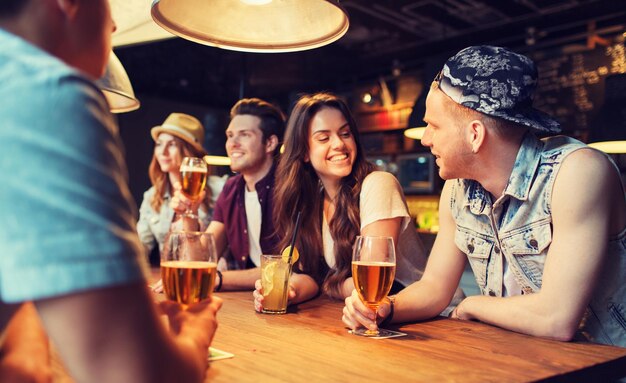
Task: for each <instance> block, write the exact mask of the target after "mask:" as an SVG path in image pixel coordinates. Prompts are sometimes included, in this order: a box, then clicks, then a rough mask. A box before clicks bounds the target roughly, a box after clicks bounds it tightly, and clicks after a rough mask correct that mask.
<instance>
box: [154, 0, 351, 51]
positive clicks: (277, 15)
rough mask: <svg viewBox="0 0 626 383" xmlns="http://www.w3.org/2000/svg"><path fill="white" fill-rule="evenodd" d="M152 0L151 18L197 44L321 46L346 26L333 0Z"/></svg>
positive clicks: (286, 47)
mask: <svg viewBox="0 0 626 383" xmlns="http://www.w3.org/2000/svg"><path fill="white" fill-rule="evenodd" d="M251 1H253V0H246V1H243V0H241V1H237V0H211V1H207V0H153V3H152V18H153V19H154V21H155V22H156V23H157V24H158V25H160V26H161V27H163V28H164V29H166V30H167V31H169V32H171V33H173V34H175V35H177V36H180V37H182V38H184V39H187V40H191V41H194V42H197V43H200V44H204V45H210V46H215V47H218V48H224V49H230V50H235V51H244V52H268V53H269V52H293V51H301V50H306V49H313V48H317V47H321V46H324V45H327V44H330V43H332V42H333V41H336V40H338V39H339V38H341V36H343V35H344V34H345V33H346V31H347V30H348V26H349V20H348V14H347V13H346V11H345V10H344V9H343V8H342V7H341V6H340V5H339V2H338V1H337V0H273V1H270V2H265V1H254V3H255V4H254V5H250V4H249V3H250V2H251Z"/></svg>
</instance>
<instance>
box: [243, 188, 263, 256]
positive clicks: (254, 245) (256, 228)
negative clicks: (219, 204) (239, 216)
mask: <svg viewBox="0 0 626 383" xmlns="http://www.w3.org/2000/svg"><path fill="white" fill-rule="evenodd" d="M245 204H246V221H247V224H248V242H249V243H250V260H251V261H252V263H254V264H255V265H256V266H261V254H262V253H263V251H262V250H261V242H260V239H261V203H260V202H259V196H258V195H257V192H256V190H255V191H248V189H247V188H246V191H245Z"/></svg>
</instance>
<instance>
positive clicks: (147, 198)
mask: <svg viewBox="0 0 626 383" xmlns="http://www.w3.org/2000/svg"><path fill="white" fill-rule="evenodd" d="M151 134H152V138H153V139H154V142H155V145H154V154H153V156H152V161H151V162H150V168H149V174H150V181H152V187H151V188H150V189H148V191H146V192H145V193H144V195H143V201H142V203H141V208H140V209H139V222H138V223H137V232H138V233H139V238H140V239H141V242H142V243H143V244H144V246H145V249H146V254H149V253H150V252H151V251H152V249H153V248H154V244H155V242H156V243H158V245H159V250H161V249H162V248H163V241H164V240H165V235H166V234H167V233H168V231H169V230H170V226H171V224H172V221H173V220H174V218H175V214H174V210H172V208H171V207H170V203H169V202H170V199H171V196H172V194H173V185H174V184H175V183H176V182H180V164H181V161H182V159H183V158H184V157H200V158H202V157H204V155H206V151H205V150H204V148H203V147H202V142H203V141H204V128H203V126H202V124H201V123H200V121H198V119H196V118H195V117H193V116H190V115H188V114H184V113H172V114H170V115H169V116H168V117H167V119H166V120H165V121H164V122H163V124H161V125H159V126H155V127H154V128H152V131H151ZM210 200H211V193H210V191H209V189H208V188H207V190H206V193H205V194H204V197H203V201H202V203H201V205H200V208H199V209H198V217H199V218H198V219H199V221H200V225H201V227H202V228H203V229H204V228H205V227H206V226H207V225H208V223H209V221H210V220H211V215H210Z"/></svg>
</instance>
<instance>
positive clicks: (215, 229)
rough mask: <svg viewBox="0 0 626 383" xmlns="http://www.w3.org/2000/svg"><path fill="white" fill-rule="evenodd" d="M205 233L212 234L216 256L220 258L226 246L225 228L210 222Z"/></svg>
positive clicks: (222, 225)
mask: <svg viewBox="0 0 626 383" xmlns="http://www.w3.org/2000/svg"><path fill="white" fill-rule="evenodd" d="M205 231H206V232H207V233H211V234H213V238H214V239H215V248H216V249H217V254H218V255H220V256H221V255H222V254H224V251H225V250H226V246H228V239H227V238H226V226H225V225H224V224H223V223H221V222H217V221H211V223H210V224H209V227H207V228H206V230H205Z"/></svg>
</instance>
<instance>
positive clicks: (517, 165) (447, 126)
mask: <svg viewBox="0 0 626 383" xmlns="http://www.w3.org/2000/svg"><path fill="white" fill-rule="evenodd" d="M536 83H537V71H536V68H535V65H534V63H533V62H532V61H531V60H530V59H529V58H527V57H525V56H522V55H519V54H516V53H514V52H511V51H509V50H506V49H504V48H499V47H491V46H477V47H469V48H466V49H463V50H461V51H460V52H459V53H457V54H456V55H455V56H453V57H451V58H450V59H449V60H448V61H447V62H446V64H445V65H444V67H443V70H442V71H441V72H440V74H439V75H438V76H437V78H436V79H435V81H434V82H433V84H432V85H431V88H430V92H429V94H428V98H427V101H426V115H425V117H424V120H425V121H426V122H427V123H428V127H427V128H426V132H425V134H424V137H423V138H422V144H423V145H425V146H427V147H429V148H430V150H431V152H432V153H433V155H434V156H435V157H436V162H437V165H438V166H439V174H440V175H441V177H442V178H444V179H446V180H447V181H446V184H445V186H444V189H443V191H442V195H441V203H440V204H439V206H440V207H439V222H440V230H439V233H438V235H437V238H436V240H435V244H434V246H433V249H432V252H431V256H430V258H429V261H428V265H427V267H426V270H425V272H424V276H423V278H422V279H421V280H420V281H419V282H416V283H415V284H413V285H411V286H409V287H407V288H406V289H405V290H403V291H402V292H400V293H399V294H398V295H397V296H396V297H395V299H394V297H392V298H391V299H390V300H389V302H387V303H385V304H384V305H382V306H381V308H380V309H379V313H380V315H381V317H382V318H387V319H386V321H393V322H408V321H416V320H423V319H427V318H431V317H433V316H435V315H437V314H438V313H439V311H441V309H442V308H443V307H445V305H447V304H448V302H449V301H450V298H451V297H452V292H453V291H454V288H455V287H456V286H457V285H458V282H459V279H460V277H461V274H462V272H463V269H464V265H465V259H466V258H467V259H469V262H470V265H471V267H472V269H473V271H474V275H475V277H476V281H477V283H478V285H479V287H480V289H481V292H482V295H478V296H470V297H467V298H466V299H465V300H463V301H462V302H461V303H460V304H459V306H458V307H457V308H456V310H455V311H454V312H453V313H452V317H453V318H458V319H465V320H479V321H482V322H485V323H489V324H492V325H496V326H499V327H503V328H506V329H509V330H513V331H517V332H521V333H525V334H530V335H534V336H541V337H546V338H552V339H557V340H564V341H567V340H571V339H574V338H579V337H584V339H588V340H591V341H594V342H599V343H606V344H613V345H619V346H622V347H624V346H626V325H625V323H626V320H625V318H626V305H625V304H624V302H625V301H626V203H625V201H624V189H623V186H622V185H621V181H620V179H619V172H618V171H617V168H616V166H615V165H614V164H613V163H612V161H611V160H610V159H609V158H608V157H607V156H606V155H605V154H604V153H602V152H599V151H597V150H594V149H591V148H589V147H587V146H585V145H584V144H583V143H581V142H579V141H577V140H574V139H572V138H569V137H565V136H556V137H551V138H547V139H543V140H540V139H538V138H537V137H536V136H535V133H557V132H559V131H560V126H559V124H558V123H557V122H556V121H554V120H553V119H552V118H550V117H549V116H547V115H545V114H544V113H541V112H540V111H538V110H536V109H534V108H532V95H533V92H534V89H535V86H536ZM390 313H391V314H390ZM343 314H344V316H343V321H344V323H345V324H346V325H347V326H348V327H351V328H356V327H361V326H367V327H372V328H375V327H376V323H375V321H374V319H375V318H374V313H373V312H372V311H371V310H369V309H368V308H367V307H365V306H364V305H363V304H362V303H361V302H360V301H359V298H358V297H357V296H356V295H355V294H353V295H352V296H351V297H348V298H347V299H346V306H345V307H344V311H343Z"/></svg>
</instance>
